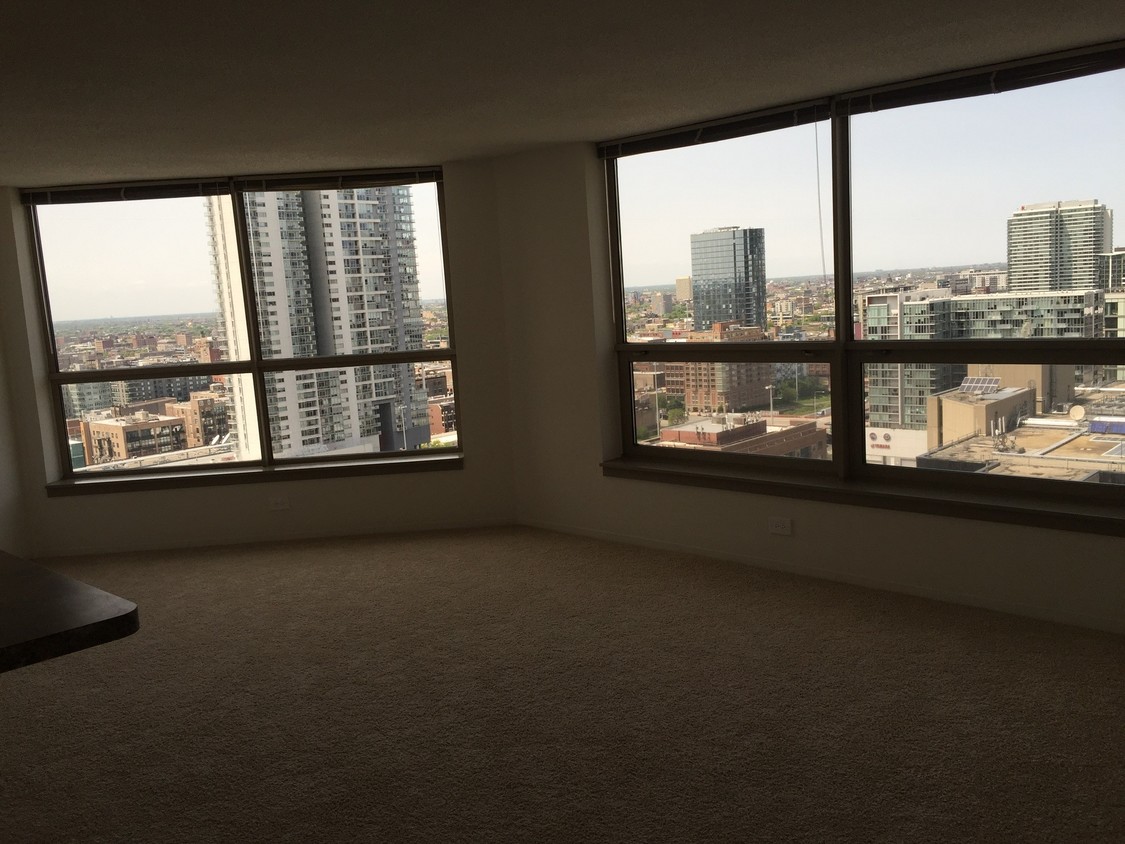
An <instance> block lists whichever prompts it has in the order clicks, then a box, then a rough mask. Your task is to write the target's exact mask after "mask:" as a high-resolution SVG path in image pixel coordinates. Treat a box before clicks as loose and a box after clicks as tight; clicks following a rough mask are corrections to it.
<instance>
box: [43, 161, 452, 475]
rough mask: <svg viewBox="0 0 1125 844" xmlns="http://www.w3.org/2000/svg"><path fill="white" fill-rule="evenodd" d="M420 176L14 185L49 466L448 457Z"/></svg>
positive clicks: (102, 470) (139, 468)
mask: <svg viewBox="0 0 1125 844" xmlns="http://www.w3.org/2000/svg"><path fill="white" fill-rule="evenodd" d="M426 172H427V173H429V174H430V178H421V179H419V178H418V176H417V174H414V173H412V174H410V176H409V177H408V178H402V179H401V181H400V180H399V179H400V177H399V176H398V174H385V173H376V174H355V175H348V176H345V177H338V176H334V177H332V179H331V183H332V186H331V187H330V188H329V187H328V183H327V181H326V184H324V185H321V184H317V181H318V179H317V177H301V178H295V177H293V178H291V177H286V178H276V179H265V180H262V179H253V180H247V179H242V180H240V179H230V180H224V181H216V182H210V183H191V184H182V183H174V184H167V185H143V186H135V185H133V186H131V185H126V186H118V187H114V188H94V189H66V188H59V189H50V190H28V191H24V193H23V196H24V201H25V202H26V203H27V204H28V205H29V207H30V211H31V214H32V216H33V220H34V224H35V229H36V232H37V235H38V245H39V254H40V260H41V268H42V277H43V290H44V311H45V313H46V315H47V316H48V331H49V336H50V342H51V347H50V364H51V372H50V376H49V377H50V379H51V382H52V384H53V385H54V394H55V396H56V400H55V403H54V409H55V415H56V419H55V424H56V426H57V431H58V437H59V441H60V444H65V447H63V448H61V451H62V454H63V464H64V465H63V466H62V467H61V475H62V477H63V478H64V479H75V480H81V479H83V478H88V477H99V478H106V477H110V476H115V477H126V476H133V475H145V474H152V473H153V472H159V473H161V474H166V473H167V472H169V471H182V472H191V471H192V470H196V471H207V472H211V471H222V470H224V469H238V470H242V474H243V475H244V474H245V470H247V469H253V468H254V467H261V468H266V467H284V466H299V465H303V464H330V465H331V464H334V463H340V462H346V463H349V464H351V463H355V462H356V461H365V462H367V463H368V465H370V466H371V467H373V468H377V467H378V466H379V465H380V464H379V460H380V459H381V458H388V457H394V458H403V457H407V458H409V457H411V456H414V457H415V458H418V459H426V458H427V457H428V456H429V455H431V454H434V453H435V452H434V450H435V449H436V450H438V452H440V451H445V452H451V453H457V452H458V450H459V446H460V443H459V439H458V434H457V428H456V419H457V414H456V412H455V404H456V392H455V390H454V386H453V385H454V383H455V381H456V378H455V372H456V356H455V350H454V347H453V344H452V332H451V328H450V317H449V310H448V306H447V297H446V285H445V269H444V266H445V262H444V257H443V246H442V234H441V220H440V213H439V209H440V199H439V195H440V184H441V183H440V171H436V170H430V171H426ZM345 185H346V186H345ZM324 205H327V206H328V207H330V208H332V209H334V210H336V211H337V212H338V216H332V217H331V222H327V223H323V224H322V223H321V216H322V215H321V208H322V207H323V206H324ZM337 239H339V240H341V241H342V242H343V243H344V244H345V247H344V249H343V251H344V261H343V264H342V266H343V268H344V271H343V272H341V273H336V271H335V269H334V268H333V267H334V265H336V260H335V259H329V256H331V255H333V254H334V249H333V248H331V247H333V246H334V244H335V241H336V240H337ZM434 372H441V373H443V375H444V378H443V384H442V389H441V391H440V392H435V391H432V390H429V389H428V387H427V383H428V381H427V379H428V378H429V379H430V380H432V377H433V373H434ZM431 405H432V407H431ZM396 463H398V464H399V466H398V467H397V468H399V469H401V468H402V465H401V460H398V461H396Z"/></svg>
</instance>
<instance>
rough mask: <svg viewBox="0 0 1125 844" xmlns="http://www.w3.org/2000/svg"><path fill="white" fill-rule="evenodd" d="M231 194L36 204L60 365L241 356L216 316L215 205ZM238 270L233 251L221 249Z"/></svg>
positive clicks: (225, 210)
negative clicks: (208, 198)
mask: <svg viewBox="0 0 1125 844" xmlns="http://www.w3.org/2000/svg"><path fill="white" fill-rule="evenodd" d="M230 203H231V200H230V197H229V196H219V197H215V198H214V199H213V200H212V201H211V202H204V201H201V200H200V199H199V198H197V197H191V198H179V199H151V200H131V201H123V202H95V203H81V204H78V203H76V204H73V205H41V206H39V207H38V209H37V214H38V220H39V234H40V240H41V243H42V255H43V265H44V270H45V276H46V283H47V290H48V297H49V301H50V307H51V316H52V319H53V323H54V325H53V327H54V331H55V344H56V348H57V350H58V356H59V369H60V370H61V371H63V372H68V371H81V370H90V369H134V368H139V367H145V366H168V365H177V364H195V363H215V362H218V361H226V360H245V359H246V358H247V353H248V350H247V349H239V348H236V347H228V346H227V345H226V344H225V342H224V339H223V338H224V332H223V326H222V324H221V321H220V311H221V309H220V307H219V298H220V296H221V295H223V291H224V287H223V282H222V280H221V277H220V275H219V274H218V270H217V267H216V264H215V262H214V260H213V259H214V255H215V252H214V243H213V234H212V232H213V231H214V223H215V219H216V215H217V216H219V217H221V216H223V215H224V214H225V215H228V216H229V213H230ZM223 261H224V270H225V271H226V272H228V273H233V277H234V278H235V279H236V280H237V279H238V258H237V253H236V252H232V253H230V254H227V253H226V252H225V251H224V253H223Z"/></svg>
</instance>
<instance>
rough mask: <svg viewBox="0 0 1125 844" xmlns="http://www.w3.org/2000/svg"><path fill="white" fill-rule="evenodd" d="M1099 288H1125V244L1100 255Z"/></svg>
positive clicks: (1111, 289)
mask: <svg viewBox="0 0 1125 844" xmlns="http://www.w3.org/2000/svg"><path fill="white" fill-rule="evenodd" d="M1097 284H1098V289H1099V290H1104V291H1106V292H1110V291H1115V290H1125V246H1119V247H1117V248H1116V249H1114V250H1113V251H1112V252H1103V253H1102V254H1101V255H1099V256H1098V282H1097Z"/></svg>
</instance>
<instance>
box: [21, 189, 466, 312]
mask: <svg viewBox="0 0 1125 844" xmlns="http://www.w3.org/2000/svg"><path fill="white" fill-rule="evenodd" d="M411 194H412V200H413V203H414V216H415V237H416V241H417V243H416V250H417V256H418V277H419V290H420V298H422V299H433V300H444V299H445V298H446V295H445V266H444V259H443V256H442V246H441V236H440V231H441V228H440V221H439V219H438V205H437V189H436V186H434V185H433V184H421V185H412V186H411ZM206 209H207V203H206V200H201V199H199V198H198V197H186V198H175V199H154V200H133V201H125V202H99V203H88V204H82V203H78V204H72V205H41V206H38V208H37V214H38V217H39V229H40V238H41V240H42V243H43V261H44V268H45V271H46V276H47V281H48V286H49V289H50V302H51V316H52V319H53V320H54V321H56V322H73V321H81V320H98V319H125V318H131V317H159V316H178V315H183V314H205V313H206V314H210V313H218V312H219V310H220V307H219V305H218V303H217V302H216V301H215V290H214V282H213V280H212V277H211V258H210V255H209V245H208V244H209V239H210V235H209V234H208V231H207V222H206V219H207V210H206Z"/></svg>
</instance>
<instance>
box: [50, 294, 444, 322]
mask: <svg viewBox="0 0 1125 844" xmlns="http://www.w3.org/2000/svg"><path fill="white" fill-rule="evenodd" d="M418 301H419V302H420V303H427V302H428V303H434V302H442V303H444V302H445V298H444V297H443V298H440V299H419V300H418ZM217 316H220V312H219V311H218V310H213V311H183V312H181V313H176V314H121V315H118V314H106V315H104V316H90V317H78V318H71V319H52V320H51V324H52V325H62V324H63V323H71V322H103V321H106V320H125V319H149V320H156V319H164V320H168V319H182V318H185V317H217Z"/></svg>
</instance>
